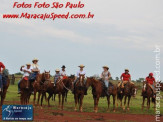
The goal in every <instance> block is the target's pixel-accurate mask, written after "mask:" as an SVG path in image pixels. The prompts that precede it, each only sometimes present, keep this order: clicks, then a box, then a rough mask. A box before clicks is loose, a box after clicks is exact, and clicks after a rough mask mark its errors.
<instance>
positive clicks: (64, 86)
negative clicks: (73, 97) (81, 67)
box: [56, 79, 71, 91]
mask: <svg viewBox="0 0 163 122" xmlns="http://www.w3.org/2000/svg"><path fill="white" fill-rule="evenodd" d="M59 82H61V83H62V85H63V87H64V88H65V89H66V90H68V91H71V89H69V88H67V87H66V86H65V84H64V83H63V82H62V79H60V80H59V81H58V82H57V83H56V84H58V83H59Z"/></svg>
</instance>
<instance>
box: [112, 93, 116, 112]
mask: <svg viewBox="0 0 163 122" xmlns="http://www.w3.org/2000/svg"><path fill="white" fill-rule="evenodd" d="M115 98H116V96H115V95H113V111H114V112H115Z"/></svg>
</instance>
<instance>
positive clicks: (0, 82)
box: [0, 62, 5, 92]
mask: <svg viewBox="0 0 163 122" xmlns="http://www.w3.org/2000/svg"><path fill="white" fill-rule="evenodd" d="M4 70H5V65H4V64H3V63H2V62H0V92H1V91H2V88H3V81H2V74H3V71H4Z"/></svg>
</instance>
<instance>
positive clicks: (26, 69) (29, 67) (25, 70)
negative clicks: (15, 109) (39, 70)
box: [18, 64, 32, 94]
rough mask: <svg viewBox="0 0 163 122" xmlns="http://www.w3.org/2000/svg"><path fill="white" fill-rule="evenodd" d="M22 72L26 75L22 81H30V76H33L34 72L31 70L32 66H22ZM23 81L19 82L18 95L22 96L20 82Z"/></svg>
mask: <svg viewBox="0 0 163 122" xmlns="http://www.w3.org/2000/svg"><path fill="white" fill-rule="evenodd" d="M20 71H22V72H24V75H23V77H22V79H25V80H28V77H29V75H30V74H31V72H32V70H31V64H26V67H25V66H21V68H20ZM22 79H21V80H20V81H19V82H18V94H20V92H21V91H20V82H21V81H22Z"/></svg>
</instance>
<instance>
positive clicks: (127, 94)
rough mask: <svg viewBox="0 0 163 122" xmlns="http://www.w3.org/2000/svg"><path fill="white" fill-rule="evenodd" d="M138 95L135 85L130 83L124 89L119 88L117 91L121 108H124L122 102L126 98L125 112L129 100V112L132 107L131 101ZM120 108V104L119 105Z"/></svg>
mask: <svg viewBox="0 0 163 122" xmlns="http://www.w3.org/2000/svg"><path fill="white" fill-rule="evenodd" d="M136 93H137V88H136V87H135V85H134V84H131V83H130V82H127V84H125V87H124V88H121V86H120V87H118V90H117V99H118V100H120V102H121V107H122V100H123V97H124V106H123V110H125V109H126V101H127V98H128V102H127V110H129V109H130V108H129V105H130V99H131V96H133V97H135V96H136ZM117 106H118V103H117Z"/></svg>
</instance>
